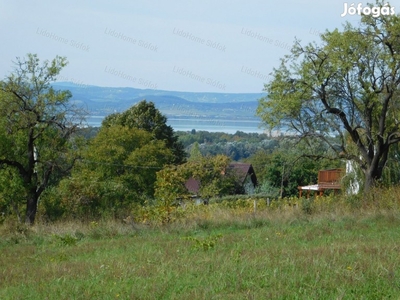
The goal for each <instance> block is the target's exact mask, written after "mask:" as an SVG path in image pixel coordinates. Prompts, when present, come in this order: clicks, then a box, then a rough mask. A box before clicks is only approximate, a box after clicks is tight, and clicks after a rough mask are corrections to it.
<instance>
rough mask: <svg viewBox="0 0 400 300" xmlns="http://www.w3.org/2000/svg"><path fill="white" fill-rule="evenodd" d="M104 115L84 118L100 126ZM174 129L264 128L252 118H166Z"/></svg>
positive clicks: (250, 129)
mask: <svg viewBox="0 0 400 300" xmlns="http://www.w3.org/2000/svg"><path fill="white" fill-rule="evenodd" d="M103 119H104V116H90V117H88V118H87V119H86V121H87V123H88V125H89V126H96V127H98V126H100V125H101V122H102V120H103ZM167 124H168V125H170V126H171V127H172V128H173V129H174V130H175V131H191V130H192V129H195V130H196V131H201V130H203V131H208V132H225V133H230V134H233V133H235V132H236V131H243V132H246V133H250V132H257V133H263V132H264V129H263V128H259V126H260V125H261V122H260V121H258V120H256V119H254V120H226V119H211V118H209V119H207V118H174V117H170V118H168V120H167Z"/></svg>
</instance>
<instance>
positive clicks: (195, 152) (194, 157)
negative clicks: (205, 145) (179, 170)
mask: <svg viewBox="0 0 400 300" xmlns="http://www.w3.org/2000/svg"><path fill="white" fill-rule="evenodd" d="M202 157H203V155H202V154H201V151H200V145H199V143H198V142H194V143H193V145H192V148H191V149H190V155H189V161H198V160H200V159H201V158H202Z"/></svg>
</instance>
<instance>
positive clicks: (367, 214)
mask: <svg viewBox="0 0 400 300" xmlns="http://www.w3.org/2000/svg"><path fill="white" fill-rule="evenodd" d="M231 200H233V199H231ZM301 201H303V200H300V202H299V201H297V202H296V199H295V198H292V199H285V200H280V201H274V202H272V203H271V205H270V206H267V205H266V203H265V201H264V202H263V200H262V199H258V206H257V210H256V211H254V206H253V205H254V204H253V203H254V201H253V199H250V198H249V199H242V200H240V201H222V202H220V203H210V204H209V205H207V206H204V205H200V206H199V205H191V204H188V203H187V204H186V207H185V208H184V209H183V208H182V207H181V208H180V209H179V210H178V209H177V210H176V212H174V216H175V217H176V219H175V221H174V222H173V223H169V224H164V225H162V224H160V223H158V222H156V220H152V221H150V220H149V219H147V220H145V219H142V220H140V218H139V219H138V220H137V221H136V222H132V219H131V218H129V219H128V218H125V220H119V221H118V220H112V219H108V220H106V219H104V220H100V221H88V222H83V223H80V222H76V221H73V222H68V221H65V222H62V223H53V224H51V225H49V224H46V223H42V222H41V220H40V218H39V219H38V222H37V223H36V225H35V226H33V227H26V226H22V227H21V224H19V223H17V222H12V221H11V220H10V219H9V220H7V221H6V222H4V223H3V225H1V226H0V234H1V236H2V239H1V241H0V251H1V253H2V255H1V256H0V264H1V266H2V272H0V298H1V299H27V297H29V299H44V298H48V299H71V298H74V299H88V298H103V299H104V298H120V299H132V298H140V299H149V298H150V297H151V298H163V299H186V298H188V297H190V298H192V299H205V298H219V299H249V298H250V299H261V298H262V299H265V298H269V299H270V298H274V299H284V298H291V299H296V298H321V299H337V298H342V299H349V298H350V299H352V298H356V299H361V298H362V299H384V298H396V297H397V295H398V294H399V293H400V269H399V265H398V251H399V246H398V243H397V241H398V240H399V238H400V233H399V231H398V227H399V226H400V210H399V208H400V190H399V189H398V188H392V189H391V190H374V192H373V193H371V195H370V197H368V198H362V199H357V201H355V199H352V198H348V197H336V198H335V197H318V198H314V199H313V200H308V201H309V202H308V204H307V205H310V206H304V203H301ZM178 211H180V212H179V213H180V214H181V216H179V214H178Z"/></svg>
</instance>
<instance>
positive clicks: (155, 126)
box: [102, 100, 186, 164]
mask: <svg viewBox="0 0 400 300" xmlns="http://www.w3.org/2000/svg"><path fill="white" fill-rule="evenodd" d="M115 125H120V126H125V127H128V128H137V129H142V130H145V131H147V132H150V133H151V134H152V135H153V137H154V138H155V139H156V140H159V141H163V142H164V143H165V146H166V147H167V148H168V149H169V150H170V151H171V152H172V154H173V159H172V160H171V163H173V164H180V163H182V162H184V161H185V158H186V154H185V151H184V149H183V145H182V144H181V142H179V141H178V137H177V136H176V135H175V134H174V131H173V129H172V127H171V126H169V125H167V118H166V117H165V116H164V115H162V114H161V112H160V111H159V110H158V109H157V108H156V107H155V105H154V103H153V102H147V101H146V100H143V101H140V102H139V103H137V104H135V105H134V106H132V107H131V108H129V109H128V110H126V111H124V112H122V113H114V114H111V115H109V116H107V117H106V118H105V119H104V120H103V123H102V127H112V126H115Z"/></svg>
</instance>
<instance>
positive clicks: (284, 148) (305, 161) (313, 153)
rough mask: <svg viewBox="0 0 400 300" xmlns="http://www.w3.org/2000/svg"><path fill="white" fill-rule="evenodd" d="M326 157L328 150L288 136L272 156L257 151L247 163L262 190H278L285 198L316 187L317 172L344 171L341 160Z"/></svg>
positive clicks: (281, 141)
mask: <svg viewBox="0 0 400 300" xmlns="http://www.w3.org/2000/svg"><path fill="white" fill-rule="evenodd" d="M307 152H308V154H306V153H307ZM327 153H329V149H327V148H326V147H324V145H323V144H321V143H315V144H311V145H310V144H308V143H307V141H306V140H299V139H298V138H295V137H290V136H289V137H286V138H282V139H281V140H280V143H279V147H278V148H277V149H275V150H274V151H273V152H272V153H266V152H262V151H259V152H257V153H256V154H254V155H252V156H251V157H249V158H248V159H247V160H246V161H247V162H249V163H251V164H252V166H253V167H254V170H255V172H256V174H257V178H258V181H259V182H261V183H263V182H264V183H265V184H266V185H265V188H269V189H270V190H271V192H273V191H275V192H276V189H278V190H279V191H280V192H279V196H281V197H286V196H294V195H297V194H298V187H299V186H304V185H309V184H315V183H317V181H318V171H319V170H323V169H330V168H337V167H343V166H342V162H341V161H340V160H330V159H325V158H324V155H326V154H327ZM261 187H262V185H261V186H260V187H259V189H260V188H261Z"/></svg>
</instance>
